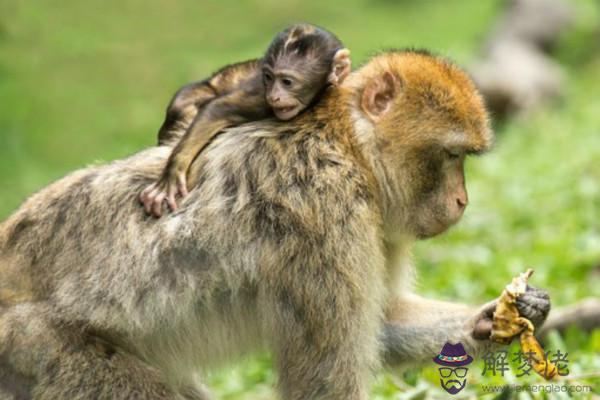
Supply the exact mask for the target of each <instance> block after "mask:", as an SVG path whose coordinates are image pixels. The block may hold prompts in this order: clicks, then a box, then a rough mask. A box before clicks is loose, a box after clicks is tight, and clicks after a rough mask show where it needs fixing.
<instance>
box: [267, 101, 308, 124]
mask: <svg viewBox="0 0 600 400" xmlns="http://www.w3.org/2000/svg"><path fill="white" fill-rule="evenodd" d="M301 109H302V106H301V105H299V104H296V105H294V106H287V107H273V112H274V113H275V116H276V117H277V118H279V119H281V120H283V121H286V120H288V119H292V118H294V117H295V116H296V115H298V113H299V112H300V110H301Z"/></svg>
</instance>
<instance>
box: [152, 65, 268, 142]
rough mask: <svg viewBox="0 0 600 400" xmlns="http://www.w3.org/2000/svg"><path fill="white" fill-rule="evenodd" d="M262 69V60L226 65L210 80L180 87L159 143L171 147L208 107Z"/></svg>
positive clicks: (172, 102)
mask: <svg viewBox="0 0 600 400" xmlns="http://www.w3.org/2000/svg"><path fill="white" fill-rule="evenodd" d="M259 67H260V60H259V59H254V60H248V61H243V62H240V63H237V64H232V65H227V66H225V67H223V68H221V69H220V70H219V71H217V72H215V73H214V74H213V75H212V76H211V77H210V78H207V79H204V80H202V81H198V82H192V83H189V84H187V85H185V86H183V87H181V88H180V89H179V90H178V91H177V92H176V93H175V95H174V96H173V98H172V99H171V101H170V102H169V105H168V107H167V112H166V116H165V121H164V122H163V124H162V126H161V127H160V130H159V132H158V144H159V145H165V144H171V143H173V142H175V141H177V140H179V139H181V138H182V137H183V135H184V134H185V132H186V131H187V129H188V128H189V127H190V124H191V123H192V122H193V121H194V119H195V118H196V116H197V115H198V114H199V113H201V112H202V110H203V109H204V108H205V107H206V106H207V104H209V103H210V102H211V101H212V100H215V99H216V98H218V97H219V96H221V95H222V94H223V93H228V92H232V91H234V90H236V88H237V87H238V85H239V84H240V81H243V80H249V79H251V78H252V77H253V76H255V75H256V73H257V71H258V70H259Z"/></svg>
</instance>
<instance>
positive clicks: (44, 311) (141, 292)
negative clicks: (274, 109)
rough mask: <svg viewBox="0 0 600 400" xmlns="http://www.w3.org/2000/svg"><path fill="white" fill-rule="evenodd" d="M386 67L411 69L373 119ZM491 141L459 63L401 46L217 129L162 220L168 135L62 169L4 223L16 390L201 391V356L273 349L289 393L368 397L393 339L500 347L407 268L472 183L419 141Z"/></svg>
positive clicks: (403, 345)
mask: <svg viewBox="0 0 600 400" xmlns="http://www.w3.org/2000/svg"><path fill="white" fill-rule="evenodd" d="M419 71H421V72H419ZM382 74H384V75H385V74H393V75H394V77H395V78H396V80H395V81H394V82H395V83H397V84H398V86H397V87H395V88H394V90H395V92H394V94H393V96H392V97H391V98H389V97H386V98H385V99H386V101H387V102H388V103H389V102H391V103H389V104H390V105H391V106H390V107H389V108H388V109H387V110H388V111H387V112H386V113H385V114H379V115H378V117H377V118H376V120H373V119H370V118H368V117H367V112H366V111H365V109H364V108H363V107H362V106H361V104H363V102H362V100H361V99H363V98H364V96H365V93H366V92H369V91H371V92H372V91H373V89H372V88H373V87H374V86H375V87H377V85H379V83H380V82H381V81H382ZM425 88H428V90H425ZM379 94H381V93H379ZM374 98H375V99H376V100H377V102H379V101H380V100H381V98H380V97H377V96H375V97H374ZM378 104H379V103H378ZM367 111H369V112H370V111H372V110H367ZM388 118H393V119H394V120H395V122H396V123H395V124H393V123H392V122H391V121H389V120H388ZM435 121H437V122H435ZM490 139H491V133H490V132H489V129H488V126H487V117H486V114H485V111H484V109H483V107H482V105H481V100H480V98H479V96H478V95H477V94H476V92H475V90H474V89H473V87H472V84H471V83H470V81H469V80H468V79H467V78H466V77H465V75H464V73H463V72H462V71H460V70H459V69H457V68H456V67H454V66H453V65H451V64H449V63H448V62H446V61H443V60H440V59H438V58H435V57H431V56H428V55H424V54H419V53H414V52H395V53H388V54H382V55H380V56H378V57H376V58H374V59H373V60H371V61H370V62H369V63H367V64H366V65H365V66H364V67H363V68H361V69H360V70H359V71H357V72H355V73H353V74H352V75H351V76H350V79H349V80H348V81H347V82H345V83H344V84H343V85H342V86H341V87H340V88H339V89H331V90H329V91H328V92H327V93H326V94H325V96H324V98H323V99H322V101H321V102H320V103H319V104H318V105H317V106H316V107H314V108H313V109H310V110H308V111H307V112H306V113H304V114H303V115H301V116H300V117H299V118H297V119H295V120H294V121H291V122H287V123H282V122H278V121H274V120H267V121H262V122H255V123H252V124H247V125H244V126H240V127H237V128H233V129H230V130H228V131H226V132H225V133H224V134H222V135H220V136H219V137H217V138H216V139H215V140H214V141H213V142H212V143H211V145H210V146H209V147H208V148H207V149H206V151H204V152H203V153H202V154H201V156H200V157H198V158H197V159H196V160H195V162H194V164H193V165H192V171H193V173H194V174H195V175H196V176H195V177H194V180H195V181H196V182H197V185H196V187H195V188H194V189H193V190H192V192H191V193H190V196H189V197H188V198H186V199H185V200H184V202H183V203H182V205H181V208H180V210H179V211H178V212H176V213H173V214H170V215H168V216H165V217H164V218H162V219H159V220H156V219H153V218H151V217H147V216H146V215H145V214H144V213H143V211H142V210H141V209H140V208H139V206H138V205H137V199H136V193H137V192H138V191H139V190H141V188H142V187H143V186H145V185H147V184H148V183H149V182H150V181H151V180H153V179H156V177H157V176H158V174H159V172H160V169H161V167H162V165H163V164H164V162H165V159H166V157H167V156H168V153H169V150H170V149H169V148H168V147H158V148H152V149H148V150H145V151H142V152H140V153H138V154H136V155H134V156H133V157H130V158H127V159H124V160H119V161H115V162H113V163H110V164H107V165H102V166H97V167H91V168H87V169H84V170H81V171H78V172H75V173H73V174H71V175H69V176H67V177H65V178H64V179H62V180H60V181H58V182H56V183H54V184H52V185H50V186H48V187H47V188H46V189H44V190H42V191H40V192H39V193H37V194H36V195H34V196H32V197H31V198H30V199H29V200H28V201H27V202H25V204H23V206H22V207H21V208H20V209H19V210H18V211H17V212H16V213H15V214H13V215H12V216H11V217H10V218H9V219H8V220H7V221H5V222H4V223H3V224H2V225H0V282H9V283H3V287H2V288H3V291H1V292H0V294H2V295H4V293H6V291H7V290H8V291H10V292H11V293H12V294H11V295H10V298H2V299H0V300H1V301H2V303H0V304H4V305H0V310H1V311H0V398H10V396H11V395H19V394H23V393H25V394H29V395H31V396H32V397H34V398H36V399H56V398H70V399H92V398H106V399H108V398H110V399H112V398H148V399H149V398H152V399H162V398H169V399H183V398H198V399H204V398H206V396H207V395H206V394H205V393H204V392H203V391H202V389H201V388H197V387H195V385H196V384H197V382H196V378H197V373H198V372H199V371H201V370H202V369H204V368H210V367H213V366H215V365H218V364H219V363H221V362H223V361H226V360H228V359H229V358H231V357H234V356H239V355H240V354H244V353H248V352H251V351H254V350H257V349H263V348H265V347H266V348H267V349H269V350H271V351H273V353H274V355H275V360H276V364H277V366H278V370H279V388H280V393H281V395H282V397H283V398H284V399H298V400H300V399H302V400H305V399H339V400H351V399H366V398H367V397H368V388H369V386H368V382H369V379H370V377H371V376H372V374H373V372H374V371H375V370H376V369H377V368H378V367H379V365H380V358H381V354H382V353H381V351H382V350H383V349H382V347H381V346H382V344H384V345H386V353H385V356H386V358H387V359H388V360H393V361H402V362H406V361H419V360H423V359H426V358H427V357H430V356H431V354H427V353H426V351H425V350H424V349H427V350H431V351H434V352H436V351H438V350H439V348H441V345H442V344H443V343H444V341H445V340H446V339H449V338H452V339H456V340H462V341H463V343H464V344H465V346H467V347H468V350H469V351H471V352H476V351H478V350H480V349H482V348H484V347H485V346H486V343H487V342H476V341H475V340H473V339H472V337H471V332H472V331H473V327H474V324H475V322H476V319H477V315H478V314H477V312H476V311H473V310H471V309H469V308H467V307H464V306H440V304H441V303H428V302H426V301H424V300H422V299H418V298H417V297H416V296H414V295H410V294H409V292H408V290H409V289H408V284H407V281H408V280H409V279H408V276H409V275H410V272H409V262H408V255H409V252H410V245H411V243H412V242H413V241H414V240H415V236H416V233H415V232H416V231H417V230H416V228H415V226H419V224H420V223H421V222H420V221H422V220H428V219H427V218H431V217H432V213H433V214H435V213H436V212H437V211H439V210H442V211H443V208H444V204H446V199H445V197H444V196H446V194H447V193H454V190H455V188H454V187H453V185H448V184H447V179H446V175H445V171H444V170H443V169H442V170H435V169H433V168H431V167H427V165H425V166H424V164H423V162H421V161H420V160H418V159H416V158H415V156H416V154H420V155H422V156H428V157H437V155H436V154H437V153H436V152H435V151H437V150H435V149H433V148H432V147H431V146H434V145H437V146H441V147H444V146H446V143H448V142H450V143H455V142H459V143H462V144H464V147H461V149H463V148H464V149H465V150H469V151H470V150H475V151H483V150H485V149H486V148H487V147H488V146H489V143H490ZM420 149H433V150H435V151H434V152H433V153H431V154H429V155H428V154H426V153H423V152H422V151H420ZM433 150H432V151H433ZM436 171H437V172H436ZM436 173H437V174H438V175H439V176H436ZM440 174H441V175H440ZM427 180H433V182H434V183H435V185H434V186H433V187H426V186H427V185H425V186H424V185H423V181H427ZM457 182H458V183H459V186H461V187H462V185H460V182H459V181H457ZM422 188H426V192H419V190H421V189H422ZM423 190H425V189H423ZM440 196H442V198H440ZM432 198H433V200H432ZM420 203H423V204H426V205H427V207H426V208H419V207H417V205H418V204H420ZM415 210H417V211H418V212H421V213H424V215H425V216H424V217H421V216H418V215H416V214H412V213H413V211H415ZM417 211H415V212H417ZM438 217H439V219H440V220H442V219H443V221H444V224H446V226H445V227H447V226H448V225H450V224H451V223H453V222H455V219H456V218H450V217H448V216H447V215H446V214H445V213H444V212H441V214H440V215H439V216H438ZM423 218H424V219H423ZM415 220H418V221H416V222H415ZM436 229H439V227H437V226H436ZM435 233H437V232H433V231H431V232H429V234H431V235H433V234H435ZM7 279H8V281H7ZM393 292H397V293H398V298H397V300H392V297H391V295H392V293H393ZM411 302H412V303H411ZM411 304H412V305H411ZM414 304H418V305H420V306H419V308H417V307H416V306H414ZM440 307H444V308H443V309H440ZM436 309H437V312H434V311H433V310H436ZM411 310H413V311H415V310H418V311H419V315H415V314H414V313H411ZM386 313H387V314H388V318H389V320H390V322H389V324H386V325H385V326H384V317H385V314H386ZM441 317H443V320H444V321H445V323H440V318H441ZM447 327H450V328H453V329H454V328H455V329H454V330H452V331H448V330H445V329H446V328H447ZM424 331H428V332H430V333H431V334H430V335H426V334H423V333H424ZM3 396H4V397H3Z"/></svg>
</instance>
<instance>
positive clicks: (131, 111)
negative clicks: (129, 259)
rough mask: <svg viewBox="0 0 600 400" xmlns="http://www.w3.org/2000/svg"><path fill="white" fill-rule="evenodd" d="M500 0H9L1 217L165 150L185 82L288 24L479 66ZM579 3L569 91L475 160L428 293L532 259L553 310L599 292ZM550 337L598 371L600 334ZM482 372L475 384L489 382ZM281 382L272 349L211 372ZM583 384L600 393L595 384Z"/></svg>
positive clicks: (252, 50)
mask: <svg viewBox="0 0 600 400" xmlns="http://www.w3.org/2000/svg"><path fill="white" fill-rule="evenodd" d="M499 3H500V1H499V0H494V1H478V0H437V1H434V0H429V1H421V2H411V1H408V0H397V1H392V0H373V1H366V0H346V1H342V0H336V1H327V2H326V1H305V0H304V1H300V0H293V1H289V2H282V1H275V0H264V1H258V0H243V1H233V0H228V1H221V2H215V1H205V2H198V1H192V0H185V1H178V2H166V1H158V0H153V1H141V0H120V1H116V0H105V1H103V2H91V1H63V2H59V1H51V0H45V1H37V2H33V1H32V2H10V1H7V0H0V178H1V182H2V184H1V185H0V218H4V217H6V216H8V215H9V213H10V212H12V211H13V210H14V209H15V208H16V207H18V205H19V204H20V203H21V202H22V201H23V200H24V199H25V198H26V197H27V196H28V195H30V194H31V193H33V192H35V191H36V190H38V189H40V188H42V187H44V186H45V185H47V184H48V183H50V182H51V181H53V180H55V179H58V178H60V177H61V176H63V175H64V174H66V173H67V172H69V171H71V170H73V169H76V168H79V167H82V166H85V165H87V164H89V163H92V162H96V161H99V160H111V159H115V158H119V157H123V156H125V155H128V154H131V153H133V152H135V151H137V150H139V149H140V148H143V147H146V146H150V145H153V144H154V143H155V140H156V137H155V136H156V131H157V129H158V127H159V126H160V123H161V122H162V118H163V110H164V107H165V105H166V103H167V102H168V100H169V98H170V96H171V95H172V93H173V92H174V90H176V89H177V88H178V87H179V86H180V85H182V84H183V83H186V82H188V81H191V80H195V79H199V78H202V77H204V76H206V75H207V74H209V73H210V72H211V71H213V70H215V69H217V68H219V67H220V66H222V65H223V64H226V63H230V62H234V61H239V60H242V59H247V58H253V57H257V56H260V55H261V53H262V51H263V50H264V48H265V47H266V45H267V44H268V42H269V40H270V38H271V37H272V36H273V35H274V33H275V32H276V31H277V30H279V29H280V28H282V27H284V26H285V25H287V24H289V23H291V22H297V21H309V22H313V23H317V24H320V25H323V26H325V27H327V28H328V29H330V30H332V31H333V32H335V33H336V34H338V36H339V37H340V38H342V39H343V40H344V42H345V43H346V44H347V46H348V47H349V48H350V49H351V50H352V55H353V60H354V62H355V65H358V64H359V63H361V62H362V61H364V60H365V59H367V58H368V56H369V54H372V53H373V52H376V51H378V50H380V49H384V48H390V47H406V46H415V47H427V48H430V49H432V50H434V51H436V52H438V53H441V54H444V55H447V56H449V57H451V58H453V59H455V60H457V61H458V62H459V63H461V64H463V65H467V64H468V63H469V62H470V61H472V60H473V59H474V58H475V57H476V55H477V49H478V46H479V45H480V43H481V40H482V39H483V38H484V36H485V33H486V32H487V31H488V29H489V28H490V26H491V25H492V24H493V20H494V17H495V15H496V14H497V11H498V10H499ZM574 4H576V5H577V6H578V8H579V10H580V12H581V15H582V20H581V22H580V23H579V25H578V27H577V28H576V29H575V30H574V31H573V32H572V33H570V34H569V35H568V36H567V37H565V38H564V40H563V41H562V43H561V45H560V47H559V49H558V52H557V57H558V59H559V60H561V62H562V63H563V64H564V65H565V67H566V68H567V72H568V86H567V87H568V89H567V92H566V94H565V96H564V98H563V99H562V101H560V102H557V103H555V104H551V105H549V106H548V107H547V108H545V109H543V110H540V111H539V112H538V113H537V114H535V115H533V116H531V117H528V118H526V119H519V120H512V121H509V122H508V123H506V124H504V125H503V126H499V127H498V129H497V135H498V139H497V145H496V148H495V149H494V151H492V152H491V153H490V154H488V155H485V156H483V157H481V158H477V159H473V160H471V161H469V164H468V171H467V179H468V185H469V191H470V200H471V205H470V206H469V208H468V210H467V213H466V214H465V217H464V219H463V221H462V222H461V223H460V224H458V225H457V226H456V227H455V228H454V229H452V231H451V232H449V233H448V234H446V235H444V236H443V237H439V238H435V239H432V240H429V241H426V242H423V243H420V244H419V245H418V246H417V248H416V251H415V262H416V264H417V265H418V267H419V271H420V279H419V281H418V287H417V289H418V291H419V292H421V293H424V294H426V295H428V296H432V297H439V298H445V299H452V300H459V301H465V302H470V303H473V304H479V303H482V302H484V301H487V300H489V299H491V298H493V297H495V296H497V295H498V294H499V291H500V290H501V288H502V287H503V285H504V284H505V283H506V282H508V281H509V280H510V278H511V277H512V276H513V275H515V274H516V273H517V272H520V271H522V270H524V269H525V268H526V267H528V266H531V267H533V268H535V270H536V273H535V275H534V277H533V278H532V282H533V284H534V285H537V286H540V287H544V288H546V289H548V290H549V291H550V293H551V295H552V299H553V303H554V304H555V305H564V304H569V303H571V302H574V301H576V300H578V299H581V298H584V297H589V296H595V297H599V296H600V97H599V96H598V93H600V75H599V74H598V71H600V55H599V54H600V52H599V51H598V50H599V48H598V47H599V45H598V44H597V43H598V42H600V40H599V39H598V37H599V36H598V33H597V32H596V33H594V32H593V26H592V25H593V24H594V23H595V21H597V20H598V18H599V17H600V12H599V10H598V7H595V6H594V2H593V0H580V1H576V2H575V3H574ZM594 35H596V36H594ZM594 51H595V52H594ZM551 345H552V346H553V348H561V349H566V350H568V351H569V354H570V360H571V363H570V367H571V371H572V374H576V373H577V374H582V373H586V372H598V371H600V356H599V355H598V354H599V353H600V332H599V331H597V332H595V333H593V334H584V333H582V332H579V331H576V330H573V331H570V332H569V333H568V334H567V335H565V337H559V336H554V337H553V340H552V342H551ZM473 369H474V370H477V371H481V369H480V368H479V366H476V367H474V368H473ZM478 375H479V374H477V373H475V372H474V373H473V375H472V376H470V378H469V382H470V384H469V387H468V390H469V391H470V393H471V394H477V393H479V392H478V391H477V390H478V384H479V383H485V382H488V381H489V380H485V379H484V380H482V378H481V377H480V376H478ZM507 379H508V378H507ZM274 381H275V375H274V372H273V371H272V370H271V368H270V359H269V357H268V355H263V356H258V357H257V358H252V359H250V360H247V361H244V362H242V363H241V364H238V365H237V366H236V367H232V368H227V369H226V370H224V371H221V372H218V373H214V374H212V375H211V376H210V377H209V383H210V385H211V387H212V388H213V389H214V391H215V393H217V395H218V397H219V398H223V399H259V398H269V396H272V393H273V391H272V389H271V388H272V385H273V382H274ZM519 382H521V381H519ZM585 382H586V383H590V382H591V383H592V385H593V386H594V388H595V390H596V393H597V394H599V395H600V382H598V380H595V381H594V380H586V381H585ZM437 386H438V383H437V381H436V378H435V375H434V370H433V369H432V368H431V367H430V366H426V367H424V368H423V369H420V370H419V369H412V370H409V371H407V372H403V373H400V372H398V371H393V372H389V373H386V374H381V375H379V377H378V379H377V383H376V385H375V387H374V389H373V398H376V399H397V398H409V397H410V393H413V394H414V391H416V392H417V393H416V394H415V396H417V398H418V396H419V394H418V392H420V391H421V392H422V391H424V392H426V393H427V394H430V395H431V394H434V395H438V396H439V393H440V392H439V389H437Z"/></svg>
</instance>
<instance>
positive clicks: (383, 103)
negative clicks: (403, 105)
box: [360, 72, 400, 122]
mask: <svg viewBox="0 0 600 400" xmlns="http://www.w3.org/2000/svg"><path fill="white" fill-rule="evenodd" d="M399 90H400V82H399V81H398V79H397V78H396V77H395V76H394V75H392V74H391V73H389V72H384V73H383V74H382V75H380V76H378V77H376V78H374V79H372V80H371V81H370V82H368V83H367V86H366V87H365V90H364V91H363V94H362V98H361V104H360V105H361V108H362V110H363V112H364V113H365V114H367V116H368V117H369V118H370V119H371V120H372V121H373V122H377V121H379V119H381V117H382V116H383V115H384V114H385V113H386V112H387V111H388V110H389V108H390V106H391V105H392V102H393V100H394V98H395V97H396V95H397V94H398V91H399Z"/></svg>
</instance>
